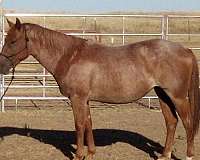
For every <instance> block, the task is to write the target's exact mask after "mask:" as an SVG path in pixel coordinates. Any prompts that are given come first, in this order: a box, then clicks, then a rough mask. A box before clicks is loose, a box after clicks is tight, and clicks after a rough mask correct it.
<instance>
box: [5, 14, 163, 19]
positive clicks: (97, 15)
mask: <svg viewBox="0 0 200 160" xmlns="http://www.w3.org/2000/svg"><path fill="white" fill-rule="evenodd" d="M4 16H6V17H15V16H19V17H139V18H140V17H144V18H145V17H150V18H163V17H164V16H163V15H153V14H152V15H150V14H149V15H148V14H147V15H145V14H144V15H140V14H139V15H138V14H38V13H35V14H33V13H5V14H4Z"/></svg>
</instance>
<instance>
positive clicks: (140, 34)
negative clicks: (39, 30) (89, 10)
mask: <svg viewBox="0 0 200 160" xmlns="http://www.w3.org/2000/svg"><path fill="white" fill-rule="evenodd" d="M4 35H5V36H6V35H7V33H5V34H4ZM66 35H71V36H163V33H66ZM24 63H25V62H24ZM33 64H34V63H33Z"/></svg>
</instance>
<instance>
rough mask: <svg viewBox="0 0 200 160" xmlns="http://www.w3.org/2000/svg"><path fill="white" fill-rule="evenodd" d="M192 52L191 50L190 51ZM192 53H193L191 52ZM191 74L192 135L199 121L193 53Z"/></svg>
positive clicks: (199, 111) (196, 73)
mask: <svg viewBox="0 0 200 160" xmlns="http://www.w3.org/2000/svg"><path fill="white" fill-rule="evenodd" d="M191 52H192V51H191ZM192 54H193V53H192ZM192 64H193V66H192V76H191V81H190V87H189V92H188V94H189V101H190V106H191V122H192V126H191V127H192V131H193V135H196V134H197V132H198V129H199V123H200V101H199V69H198V63H197V60H196V57H195V56H194V54H193V62H192Z"/></svg>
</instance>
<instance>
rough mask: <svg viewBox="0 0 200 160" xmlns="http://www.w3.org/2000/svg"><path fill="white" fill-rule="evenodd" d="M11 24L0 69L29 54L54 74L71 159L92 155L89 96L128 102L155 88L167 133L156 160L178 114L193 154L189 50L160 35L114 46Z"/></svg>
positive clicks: (194, 98)
mask: <svg viewBox="0 0 200 160" xmlns="http://www.w3.org/2000/svg"><path fill="white" fill-rule="evenodd" d="M8 23H9V26H10V29H9V31H8V35H7V37H6V39H5V44H4V46H3V49H2V53H1V56H0V73H2V74H7V73H8V72H9V70H10V69H11V68H12V67H15V66H16V65H17V64H18V63H20V62H21V61H22V60H24V59H25V58H27V57H28V56H29V55H32V56H33V57H35V58H36V59H37V60H38V61H39V62H40V63H41V64H42V65H43V66H44V67H45V68H46V69H47V70H48V71H49V72H50V73H51V74H52V75H53V76H54V78H55V80H56V81H57V83H58V85H59V88H60V91H61V93H62V94H63V95H64V96H66V97H69V99H70V100H71V103H72V109H73V113H74V120H75V128H76V132H77V151H76V156H75V158H74V159H75V160H82V159H84V152H83V148H84V135H86V142H87V145H88V154H87V156H86V158H87V159H93V155H94V154H95V144H94V139H93V133H92V121H91V115H90V109H89V105H88V102H89V101H91V100H92V101H100V102H107V103H128V102H132V101H134V100H137V99H139V98H141V97H142V96H144V95H145V94H146V93H147V92H148V91H150V90H151V89H154V90H155V92H156V93H157V95H158V97H159V101H160V106H161V109H162V112H163V115H164V118H165V121H166V128H167V137H166V143H165V148H164V151H163V154H162V156H161V157H160V158H158V159H159V160H166V159H170V158H171V151H172V145H173V141H174V134H175V129H176V125H177V121H178V116H177V114H178V115H179V116H180V118H181V120H182V121H183V124H184V127H185V130H186V134H187V158H186V159H187V160H192V157H193V155H194V136H195V135H196V134H197V131H198V128H199V121H200V106H199V72H198V66H197V61H196V58H195V56H194V55H193V53H192V52H191V50H189V49H187V48H184V47H182V46H181V45H179V44H177V43H173V42H169V41H165V40H158V39H157V40H147V41H142V42H138V43H134V44H129V45H125V46H119V47H108V46H103V45H100V44H95V43H93V44H92V43H89V42H88V41H87V40H85V39H81V38H76V37H73V36H67V35H64V34H62V33H59V32H56V31H53V30H50V29H46V28H43V27H41V26H39V25H36V24H29V23H24V24H21V22H20V21H19V19H16V24H13V23H12V22H10V21H8Z"/></svg>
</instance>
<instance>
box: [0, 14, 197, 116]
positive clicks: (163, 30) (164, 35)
mask: <svg viewBox="0 0 200 160" xmlns="http://www.w3.org/2000/svg"><path fill="white" fill-rule="evenodd" d="M6 17H19V18H22V17H23V18H24V17H25V18H28V17H34V18H42V19H43V24H42V25H43V26H44V27H48V24H47V18H61V17H62V18H63V17H64V18H74V17H75V18H82V19H83V26H82V28H81V30H80V31H81V33H80V32H79V33H74V32H71V33H66V34H67V35H74V36H81V37H85V36H100V37H101V36H110V37H115V36H120V37H121V38H122V41H121V44H122V45H124V44H125V41H126V38H127V37H136V36H140V37H142V36H145V37H151V36H155V37H158V38H160V39H168V38H169V37H170V36H188V34H190V33H188V34H187V33H169V23H170V20H171V19H174V18H199V19H200V16H182V15H167V16H166V15H110V14H109V15H99V14H94V15H89V14H21V13H5V14H1V22H0V25H1V48H2V46H3V44H4V38H5V36H6V31H5V18H6ZM88 18H93V21H94V23H95V24H96V22H97V19H98V18H105V19H106V18H120V19H121V22H122V30H121V33H99V32H94V33H87V29H86V20H87V19H88ZM130 18H131V19H136V18H147V19H149V20H151V19H157V20H159V23H160V25H159V27H160V28H159V32H157V33H127V32H126V23H127V20H129V19H130ZM33 23H34V22H33ZM190 35H192V36H193V35H194V36H200V33H199V34H195V33H192V34H190ZM113 41H114V40H113V39H111V43H113ZM190 48H191V49H193V50H200V46H199V47H190ZM20 64H24V65H26V64H29V65H30V64H31V65H38V64H39V63H38V62H37V61H36V60H34V61H23V62H21V63H20ZM11 76H12V75H11V74H9V75H0V82H1V83H0V94H1V95H2V94H3V93H4V90H5V88H6V87H8V86H7V85H6V79H8V78H9V77H11ZM15 77H16V78H24V80H26V79H27V78H28V77H29V78H30V77H31V78H33V79H34V78H35V77H37V78H42V80H41V83H40V84H37V85H35V84H26V85H25V84H18V85H15V84H11V85H10V86H9V88H10V89H16V90H17V89H33V88H41V89H42V96H41V95H38V96H9V95H7V94H6V95H5V96H4V97H3V100H2V102H1V111H2V112H4V111H5V104H4V103H5V102H4V101H7V100H15V105H16V109H17V105H18V102H19V100H68V98H66V97H63V96H59V95H56V96H48V95H47V94H46V89H48V88H51V89H58V86H57V85H56V84H55V83H54V84H53V85H52V84H51V85H50V84H48V80H47V78H52V75H50V74H49V73H47V71H46V70H45V68H43V69H42V72H41V73H37V74H35V73H34V74H31V73H28V74H27V73H25V72H24V73H20V74H19V73H17V74H15ZM157 98H158V97H157V96H145V97H143V99H147V100H148V106H149V107H150V106H151V100H152V99H157Z"/></svg>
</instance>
